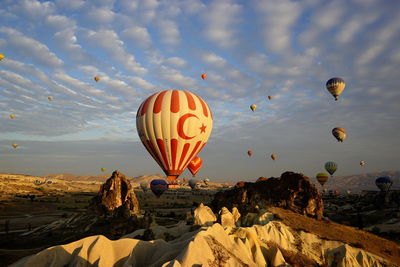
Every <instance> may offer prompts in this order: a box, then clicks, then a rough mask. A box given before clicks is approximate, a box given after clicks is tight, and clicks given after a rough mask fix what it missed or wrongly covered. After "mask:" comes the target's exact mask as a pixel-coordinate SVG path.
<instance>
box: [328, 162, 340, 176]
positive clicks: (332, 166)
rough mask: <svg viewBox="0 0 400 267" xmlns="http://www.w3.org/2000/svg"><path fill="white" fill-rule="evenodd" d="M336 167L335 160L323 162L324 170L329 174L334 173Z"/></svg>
mask: <svg viewBox="0 0 400 267" xmlns="http://www.w3.org/2000/svg"><path fill="white" fill-rule="evenodd" d="M337 167H338V165H337V163H336V162H333V161H328V162H327V163H325V170H326V171H327V172H329V174H330V175H333V174H334V173H335V171H336V170H337Z"/></svg>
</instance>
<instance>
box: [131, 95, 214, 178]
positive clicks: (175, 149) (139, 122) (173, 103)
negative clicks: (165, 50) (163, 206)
mask: <svg viewBox="0 0 400 267" xmlns="http://www.w3.org/2000/svg"><path fill="white" fill-rule="evenodd" d="M212 122H213V121H212V114H211V110H210V108H209V107H208V105H207V104H206V102H204V100H203V99H202V98H200V97H199V96H197V95H195V94H193V93H191V92H188V91H183V90H166V91H162V92H157V93H155V94H153V95H152V96H150V97H148V98H147V99H146V100H145V101H144V102H143V103H142V104H141V105H140V107H139V109H138V111H137V114H136V128H137V131H138V134H139V137H140V140H141V141H142V143H143V145H144V146H145V147H146V149H147V151H148V152H149V153H150V154H151V156H152V157H153V158H154V160H155V161H156V162H157V163H158V165H160V167H161V169H163V171H164V172H165V174H166V175H167V178H168V180H169V181H170V183H172V184H175V182H174V181H175V180H176V178H177V177H178V176H179V175H180V174H181V173H182V172H183V171H184V170H185V169H186V167H187V166H188V164H189V162H190V161H191V160H192V159H193V158H194V157H196V155H197V154H198V153H199V152H200V151H201V150H202V148H203V147H204V146H205V144H206V143H207V140H208V138H209V136H210V134H211V130H212Z"/></svg>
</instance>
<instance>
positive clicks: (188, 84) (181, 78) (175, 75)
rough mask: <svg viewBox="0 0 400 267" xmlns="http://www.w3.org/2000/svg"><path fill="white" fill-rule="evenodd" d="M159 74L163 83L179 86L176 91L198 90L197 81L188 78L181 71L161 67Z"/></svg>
mask: <svg viewBox="0 0 400 267" xmlns="http://www.w3.org/2000/svg"><path fill="white" fill-rule="evenodd" d="M158 73H159V75H160V79H161V80H162V81H164V82H167V83H169V84H170V85H172V86H177V88H176V89H187V88H193V89H194V88H197V84H196V80H194V79H193V78H191V77H186V76H185V75H183V74H182V73H181V72H180V71H179V70H176V69H171V68H168V67H166V66H160V67H159V69H158Z"/></svg>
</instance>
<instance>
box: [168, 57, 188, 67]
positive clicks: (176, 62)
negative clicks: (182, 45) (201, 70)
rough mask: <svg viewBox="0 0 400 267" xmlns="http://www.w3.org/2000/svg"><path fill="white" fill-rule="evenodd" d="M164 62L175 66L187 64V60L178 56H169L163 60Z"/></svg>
mask: <svg viewBox="0 0 400 267" xmlns="http://www.w3.org/2000/svg"><path fill="white" fill-rule="evenodd" d="M164 63H165V64H167V65H170V66H172V67H175V68H183V67H186V66H187V62H186V61H185V60H184V59H183V58H180V57H170V58H167V59H166V60H165V61H164Z"/></svg>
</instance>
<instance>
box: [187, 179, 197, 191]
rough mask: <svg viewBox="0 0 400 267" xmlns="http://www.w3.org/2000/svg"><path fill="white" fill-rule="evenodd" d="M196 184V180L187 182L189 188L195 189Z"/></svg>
mask: <svg viewBox="0 0 400 267" xmlns="http://www.w3.org/2000/svg"><path fill="white" fill-rule="evenodd" d="M197 183H198V181H197V179H190V180H189V186H190V188H192V189H195V188H196V185H197Z"/></svg>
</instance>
